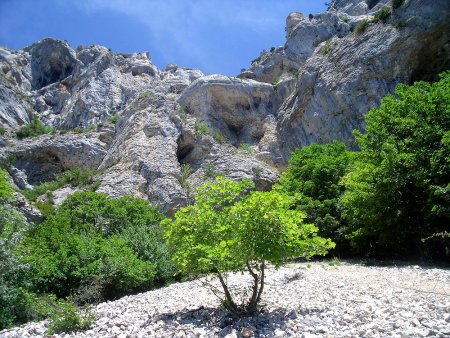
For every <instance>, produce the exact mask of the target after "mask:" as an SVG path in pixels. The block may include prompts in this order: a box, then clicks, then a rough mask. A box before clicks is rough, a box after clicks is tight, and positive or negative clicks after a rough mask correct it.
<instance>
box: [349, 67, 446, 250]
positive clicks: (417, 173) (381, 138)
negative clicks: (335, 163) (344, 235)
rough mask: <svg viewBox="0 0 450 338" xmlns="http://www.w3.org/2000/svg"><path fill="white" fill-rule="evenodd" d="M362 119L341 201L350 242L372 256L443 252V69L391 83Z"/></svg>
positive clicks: (444, 156) (444, 160) (444, 240)
mask: <svg viewBox="0 0 450 338" xmlns="http://www.w3.org/2000/svg"><path fill="white" fill-rule="evenodd" d="M365 121H366V130H367V133H366V134H362V133H359V132H356V140H357V142H358V144H359V146H360V147H361V153H360V156H359V157H358V161H357V163H356V165H355V169H354V170H353V171H352V172H350V173H349V174H348V175H347V176H346V177H345V178H344V179H343V183H344V185H345V188H346V192H345V194H344V195H343V196H342V199H341V202H342V204H343V205H344V207H345V212H344V215H345V218H346V219H347V220H348V222H349V223H350V226H351V227H350V232H349V234H348V237H349V238H350V239H351V240H352V242H353V245H354V246H355V247H357V248H359V249H360V251H361V252H364V251H366V250H367V249H368V248H371V251H372V253H374V254H377V255H394V254H396V255H399V256H402V257H404V256H403V255H405V254H409V255H411V254H415V255H423V254H425V255H429V256H433V257H437V256H439V255H440V256H441V257H443V255H445V253H446V252H447V255H449V250H450V243H449V237H448V232H447V231H448V229H449V228H450V72H447V73H444V74H442V75H441V80H440V81H439V82H436V83H433V84H430V83H425V82H417V83H415V84H414V85H412V86H406V85H398V86H397V89H396V91H395V95H388V96H386V97H385V98H384V99H383V101H382V104H381V106H380V108H378V109H373V110H371V111H370V112H369V113H368V114H367V116H366V117H365Z"/></svg>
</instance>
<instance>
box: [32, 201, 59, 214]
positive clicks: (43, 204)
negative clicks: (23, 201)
mask: <svg viewBox="0 0 450 338" xmlns="http://www.w3.org/2000/svg"><path fill="white" fill-rule="evenodd" d="M34 206H35V207H36V208H37V209H38V210H39V211H40V212H41V214H42V216H44V217H45V218H47V217H49V216H51V215H53V214H54V213H55V207H54V206H53V203H51V202H50V201H39V202H36V203H34Z"/></svg>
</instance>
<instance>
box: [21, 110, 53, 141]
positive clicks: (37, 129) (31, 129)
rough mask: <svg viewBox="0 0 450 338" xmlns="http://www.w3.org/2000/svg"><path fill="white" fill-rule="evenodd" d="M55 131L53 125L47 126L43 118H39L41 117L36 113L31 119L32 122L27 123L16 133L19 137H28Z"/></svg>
mask: <svg viewBox="0 0 450 338" xmlns="http://www.w3.org/2000/svg"><path fill="white" fill-rule="evenodd" d="M52 131H53V128H52V127H46V126H45V125H44V124H43V123H42V122H41V120H39V117H37V116H36V115H35V116H33V118H32V119H31V122H30V123H28V124H27V125H25V126H23V127H22V128H20V129H19V130H18V131H17V132H16V134H17V137H19V138H26V137H34V136H39V135H43V134H50V133H51V132H52Z"/></svg>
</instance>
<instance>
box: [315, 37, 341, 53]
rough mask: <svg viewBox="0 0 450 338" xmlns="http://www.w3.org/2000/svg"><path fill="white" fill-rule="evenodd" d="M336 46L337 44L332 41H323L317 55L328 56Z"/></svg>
mask: <svg viewBox="0 0 450 338" xmlns="http://www.w3.org/2000/svg"><path fill="white" fill-rule="evenodd" d="M336 44H337V42H336V41H335V40H334V39H328V40H327V41H325V44H324V45H323V46H322V47H320V49H319V53H320V54H322V55H328V54H330V53H331V51H332V50H333V47H334V46H335V45H336Z"/></svg>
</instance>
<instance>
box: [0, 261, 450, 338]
mask: <svg viewBox="0 0 450 338" xmlns="http://www.w3.org/2000/svg"><path fill="white" fill-rule="evenodd" d="M267 275H268V277H267V283H266V289H265V291H264V294H263V303H264V307H263V308H264V311H263V312H262V313H260V314H259V315H257V316H254V317H249V318H243V319H240V320H236V319H233V318H231V317H229V316H228V315H227V314H226V313H225V312H224V311H222V310H219V309H218V308H219V302H218V300H217V299H216V298H215V297H214V296H213V295H212V293H210V292H209V291H208V290H206V289H204V288H203V287H202V286H201V284H200V283H199V281H191V282H185V283H178V284H173V285H170V286H169V287H165V288H162V289H158V290H154V291H150V292H146V293H142V294H138V295H133V296H129V297H124V298H121V299H119V300H117V301H114V302H106V303H101V304H99V305H98V306H96V308H95V313H96V318H97V319H96V321H95V324H94V326H93V328H92V329H90V330H88V331H86V332H78V333H72V334H61V335H54V336H53V337H55V338H56V337H117V338H126V337H164V338H166V337H226V338H234V337H252V336H253V337H401V338H406V337H426V336H433V337H450V270H448V269H434V268H422V267H418V266H402V267H397V266H389V267H374V266H370V267H369V266H362V265H357V264H349V263H343V264H342V265H338V266H336V265H330V264H328V263H326V262H325V263H317V262H315V263H311V264H307V263H298V264H289V265H287V266H285V267H283V268H280V269H279V270H277V271H275V270H273V269H270V270H269V271H268V274H267ZM229 280H230V282H231V283H232V284H233V285H236V286H241V287H242V286H243V285H245V284H244V283H245V281H246V280H247V279H246V278H245V276H242V275H240V274H237V275H233V276H230V277H229ZM46 325H47V322H45V321H44V322H39V323H30V324H27V325H24V326H22V327H16V328H13V329H10V330H4V331H1V332H0V337H8V338H9V337H44V336H45V334H44V333H45V330H46Z"/></svg>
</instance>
